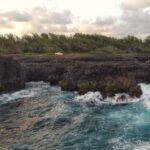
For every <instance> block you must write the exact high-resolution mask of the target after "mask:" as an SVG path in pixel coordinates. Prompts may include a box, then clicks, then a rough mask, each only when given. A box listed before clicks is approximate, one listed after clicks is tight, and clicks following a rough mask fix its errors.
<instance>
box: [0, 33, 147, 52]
mask: <svg viewBox="0 0 150 150" xmlns="http://www.w3.org/2000/svg"><path fill="white" fill-rule="evenodd" d="M56 52H63V53H107V54H123V53H150V36H148V37H146V38H145V39H144V40H141V39H139V38H137V37H134V36H127V37H125V38H122V39H117V38H114V37H107V36H103V35H98V34H93V35H89V34H81V33H76V34H74V35H71V36H65V35H56V34H52V33H49V34H46V33H42V34H32V35H24V36H22V37H18V36H16V35H13V34H6V35H0V53H2V54H20V53H38V54H40V53H41V54H44V53H45V54H54V53H56Z"/></svg>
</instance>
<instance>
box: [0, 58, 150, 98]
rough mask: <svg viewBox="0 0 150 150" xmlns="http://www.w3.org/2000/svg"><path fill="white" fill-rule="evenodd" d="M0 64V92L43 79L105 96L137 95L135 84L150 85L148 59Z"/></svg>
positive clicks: (41, 60)
mask: <svg viewBox="0 0 150 150" xmlns="http://www.w3.org/2000/svg"><path fill="white" fill-rule="evenodd" d="M4 59H5V61H4ZM3 61H4V62H5V63H6V64H7V65H6V66H5V65H4V64H5V63H2V62H3ZM12 61H13V62H12ZM9 62H10V63H9ZM1 64H3V65H1V78H0V80H1V85H2V84H4V85H5V86H6V85H8V86H7V88H4V89H3V90H5V89H10V90H11V89H16V88H18V87H23V85H24V82H28V81H41V80H43V81H49V82H50V83H51V84H52V85H56V84H59V85H60V86H61V87H62V89H64V90H77V91H79V92H80V93H85V92H87V91H89V90H90V91H101V92H102V94H103V95H105V96H112V95H113V94H114V93H118V92H127V93H129V94H130V95H131V96H140V95H141V90H140V88H139V86H138V83H140V82H150V77H149V75H150V56H94V55H87V56H79V55H68V56H57V57H56V56H50V57H48V56H30V57H25V56H11V58H9V59H8V58H7V59H6V58H1ZM4 68H5V69H4ZM12 68H13V69H12ZM6 70H8V72H7V71H6ZM10 72H11V73H10ZM24 74H25V75H24ZM7 75H8V76H7ZM5 76H6V77H5ZM24 76H25V77H24ZM11 80H12V81H11ZM2 81H3V82H4V83H3V82H2ZM18 83H19V84H18ZM8 87H9V88H8Z"/></svg>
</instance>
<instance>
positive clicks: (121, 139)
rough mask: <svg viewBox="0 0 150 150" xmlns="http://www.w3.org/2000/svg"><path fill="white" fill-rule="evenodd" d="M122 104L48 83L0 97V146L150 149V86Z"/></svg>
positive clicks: (63, 149)
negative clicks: (137, 96)
mask: <svg viewBox="0 0 150 150" xmlns="http://www.w3.org/2000/svg"><path fill="white" fill-rule="evenodd" d="M141 87H142V91H143V95H142V96H141V98H140V99H136V98H135V99H131V98H130V97H128V96H127V95H126V99H124V101H123V102H120V101H118V98H117V97H119V96H120V95H116V96H115V97H114V98H107V99H105V100H103V99H102V96H101V94H100V93H99V92H95V93H93V92H89V93H87V94H85V95H82V96H79V95H78V93H77V92H64V91H61V89H60V88H59V87H51V86H50V85H49V84H48V83H44V82H31V83H27V85H26V88H25V89H24V90H21V91H18V92H15V93H9V94H3V95H0V149H2V150H3V149H4V150H5V149H6V150H7V149H11V150H150V85H145V84H141Z"/></svg>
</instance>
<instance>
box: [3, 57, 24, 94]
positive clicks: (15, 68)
mask: <svg viewBox="0 0 150 150" xmlns="http://www.w3.org/2000/svg"><path fill="white" fill-rule="evenodd" d="M24 85H25V73H24V70H23V66H21V64H20V63H19V62H17V61H16V60H13V58H11V57H4V56H3V57H0V92H7V91H12V90H17V89H20V88H23V87H24Z"/></svg>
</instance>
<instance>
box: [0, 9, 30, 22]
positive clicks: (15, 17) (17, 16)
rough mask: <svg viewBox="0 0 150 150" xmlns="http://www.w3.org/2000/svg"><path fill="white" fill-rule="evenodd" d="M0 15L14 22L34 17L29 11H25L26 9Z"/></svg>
mask: <svg viewBox="0 0 150 150" xmlns="http://www.w3.org/2000/svg"><path fill="white" fill-rule="evenodd" d="M0 17H2V18H6V19H8V20H9V21H14V22H26V21H30V20H31V19H32V18H31V15H30V14H28V13H27V12H24V11H23V12H20V11H17V10H15V11H9V12H4V13H0Z"/></svg>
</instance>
